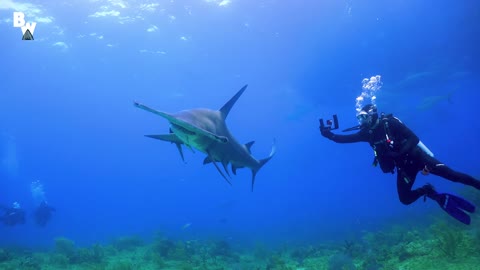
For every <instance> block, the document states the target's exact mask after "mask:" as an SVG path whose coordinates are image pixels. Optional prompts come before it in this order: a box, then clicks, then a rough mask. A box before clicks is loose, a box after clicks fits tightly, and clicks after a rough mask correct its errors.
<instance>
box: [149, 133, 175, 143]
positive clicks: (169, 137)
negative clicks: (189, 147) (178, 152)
mask: <svg viewBox="0 0 480 270" xmlns="http://www.w3.org/2000/svg"><path fill="white" fill-rule="evenodd" d="M145 137H148V138H152V139H156V140H161V141H166V142H171V143H179V144H182V143H183V142H182V140H180V139H179V138H178V137H177V135H175V134H174V133H170V134H157V135H145Z"/></svg>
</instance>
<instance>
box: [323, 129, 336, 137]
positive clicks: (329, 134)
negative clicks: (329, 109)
mask: <svg viewBox="0 0 480 270" xmlns="http://www.w3.org/2000/svg"><path fill="white" fill-rule="evenodd" d="M320 133H321V134H322V136H323V137H325V138H327V139H332V138H333V136H335V134H333V132H332V131H331V130H330V128H320Z"/></svg>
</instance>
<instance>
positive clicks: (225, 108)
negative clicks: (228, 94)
mask: <svg viewBox="0 0 480 270" xmlns="http://www.w3.org/2000/svg"><path fill="white" fill-rule="evenodd" d="M247 86H248V84H246V85H244V86H243V87H242V89H240V90H239V91H238V92H237V93H236V94H235V96H233V97H232V98H231V99H230V100H229V101H227V103H225V105H223V107H222V108H221V109H220V113H221V114H222V117H223V119H226V118H227V116H228V113H229V112H230V110H231V109H232V107H233V105H235V102H237V100H238V99H239V98H240V96H241V95H242V94H243V92H244V91H245V89H247Z"/></svg>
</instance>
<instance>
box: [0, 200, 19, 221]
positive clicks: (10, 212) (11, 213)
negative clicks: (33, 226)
mask: <svg viewBox="0 0 480 270" xmlns="http://www.w3.org/2000/svg"><path fill="white" fill-rule="evenodd" d="M0 209H1V210H3V211H4V213H3V215H2V216H0V222H2V223H3V224H4V225H7V226H15V225H18V224H25V211H24V210H23V209H22V208H21V207H20V204H19V203H18V202H14V203H13V205H12V207H6V206H0Z"/></svg>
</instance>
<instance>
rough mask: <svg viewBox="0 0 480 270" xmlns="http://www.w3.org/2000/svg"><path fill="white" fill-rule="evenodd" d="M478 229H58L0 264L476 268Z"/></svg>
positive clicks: (222, 269)
mask: <svg viewBox="0 0 480 270" xmlns="http://www.w3.org/2000/svg"><path fill="white" fill-rule="evenodd" d="M479 240H480V231H479V230H478V229H477V228H475V227H465V226H463V227H462V226H459V225H458V224H455V223H447V222H445V221H443V220H439V221H436V222H435V223H433V224H432V225H431V226H429V227H423V229H421V228H416V229H415V230H409V229H408V228H406V227H402V226H392V227H390V228H389V227H385V228H383V229H382V230H379V231H377V232H373V231H370V232H365V233H364V234H363V235H362V236H361V237H358V239H349V240H344V241H339V242H338V243H318V244H317V245H312V244H309V245H305V246H301V245H296V246H289V245H282V246H280V247H277V248H271V247H270V248H267V246H266V245H263V244H261V243H257V244H256V245H255V246H254V247H252V248H245V247H243V248H242V249H240V248H238V247H236V246H235V243H232V242H230V241H227V240H225V239H210V240H202V241H201V240H175V239H170V238H167V237H164V236H162V235H161V234H157V235H155V236H154V237H152V239H151V242H148V241H145V240H144V239H142V238H140V237H138V236H123V237H120V238H116V239H114V240H113V241H111V242H110V243H109V244H98V243H97V244H94V245H91V246H81V247H79V246H76V245H75V243H74V241H72V240H70V239H68V238H65V237H58V238H55V239H54V240H53V242H54V248H53V249H52V250H50V251H49V250H47V251H45V250H41V251H34V250H30V249H22V248H19V247H8V246H4V247H0V269H5V270H10V269H11V270H14V269H25V270H38V269H42V270H43V269H45V270H54V269H73V270H82V269H92V270H97V269H98V270H100V269H102V270H104V269H105V270H130V269H139V270H154V269H155V270H156V269H165V270H173V269H175V270H207V269H208V270H210V269H212V270H243V269H248V270H250V269H252V270H310V269H312V270H313V269H335V270H337V269H338V270H388V269H476V267H477V265H478V264H479V263H480V252H479V251H480V245H479V242H480V241H479Z"/></svg>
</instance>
